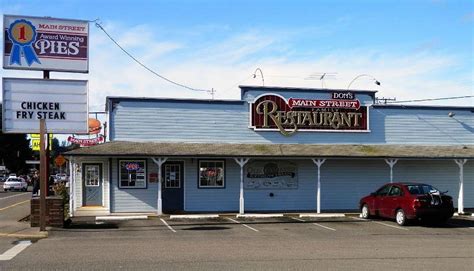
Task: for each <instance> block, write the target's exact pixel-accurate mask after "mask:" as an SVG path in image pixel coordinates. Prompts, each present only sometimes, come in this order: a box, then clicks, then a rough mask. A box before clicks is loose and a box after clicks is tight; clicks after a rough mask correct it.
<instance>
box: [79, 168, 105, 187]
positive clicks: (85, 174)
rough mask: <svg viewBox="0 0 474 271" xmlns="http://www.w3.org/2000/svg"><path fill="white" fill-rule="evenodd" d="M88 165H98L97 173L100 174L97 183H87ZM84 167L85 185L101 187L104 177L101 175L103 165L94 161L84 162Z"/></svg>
mask: <svg viewBox="0 0 474 271" xmlns="http://www.w3.org/2000/svg"><path fill="white" fill-rule="evenodd" d="M88 166H97V167H98V171H97V173H98V175H99V176H98V179H97V185H90V184H87V170H86V169H87V167H88ZM82 167H83V174H84V186H85V187H100V186H101V179H102V178H101V177H102V176H101V175H102V172H101V170H102V167H101V165H100V164H99V163H97V164H94V163H84V164H82Z"/></svg>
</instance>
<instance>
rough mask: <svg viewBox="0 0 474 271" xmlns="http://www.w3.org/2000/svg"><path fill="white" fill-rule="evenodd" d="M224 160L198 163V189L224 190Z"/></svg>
mask: <svg viewBox="0 0 474 271" xmlns="http://www.w3.org/2000/svg"><path fill="white" fill-rule="evenodd" d="M224 164H225V163H224V160H201V161H199V188H224V187H225V180H224V176H225V175H224Z"/></svg>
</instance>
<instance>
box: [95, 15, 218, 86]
mask: <svg viewBox="0 0 474 271" xmlns="http://www.w3.org/2000/svg"><path fill="white" fill-rule="evenodd" d="M91 22H94V23H95V26H96V27H97V28H100V29H101V30H102V31H103V32H104V33H105V35H107V37H109V39H110V40H111V41H112V42H113V43H115V45H117V46H118V47H119V48H120V50H122V51H123V52H124V53H125V54H126V55H128V56H129V57H130V58H131V59H133V60H134V61H135V62H136V63H138V64H139V65H140V66H142V67H143V68H145V69H146V70H148V71H149V72H151V73H152V74H154V75H156V76H158V77H159V78H161V79H163V80H165V81H167V82H169V83H171V84H174V85H176V86H179V87H182V88H185V89H188V90H192V91H205V92H210V90H206V89H198V88H192V87H189V86H186V85H183V84H180V83H178V82H175V81H173V80H171V79H168V78H166V77H165V76H163V75H160V74H159V73H157V72H155V71H154V70H152V69H151V68H149V67H148V66H146V65H145V64H143V63H142V62H141V61H140V60H138V59H137V58H135V57H134V56H133V55H132V54H130V53H129V52H128V51H127V50H125V49H124V48H123V47H122V46H121V45H120V44H119V43H118V42H117V41H116V40H115V39H114V38H112V36H111V35H110V34H109V33H107V31H106V30H105V29H104V27H102V25H101V24H100V23H99V22H98V20H95V21H91ZM212 92H215V91H214V90H213V91H212Z"/></svg>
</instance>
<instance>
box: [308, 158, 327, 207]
mask: <svg viewBox="0 0 474 271" xmlns="http://www.w3.org/2000/svg"><path fill="white" fill-rule="evenodd" d="M311 160H313V163H314V164H316V166H318V188H317V194H316V211H317V212H318V214H320V213H321V166H322V165H323V164H324V162H326V159H315V158H313V159H311Z"/></svg>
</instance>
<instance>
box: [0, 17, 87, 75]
mask: <svg viewBox="0 0 474 271" xmlns="http://www.w3.org/2000/svg"><path fill="white" fill-rule="evenodd" d="M3 27H4V36H3V39H4V42H3V44H4V46H3V48H4V53H3V68H5V69H20V70H50V71H65V72H82V73H87V72H88V70H89V52H88V51H89V23H88V22H87V21H81V20H66V19H56V18H48V17H30V16H16V15H4V16H3Z"/></svg>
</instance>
